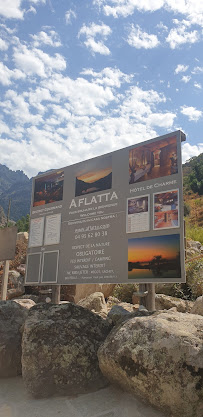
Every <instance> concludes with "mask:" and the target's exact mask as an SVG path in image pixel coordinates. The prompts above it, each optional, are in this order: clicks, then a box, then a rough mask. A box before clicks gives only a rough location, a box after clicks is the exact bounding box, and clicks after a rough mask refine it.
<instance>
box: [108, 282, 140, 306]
mask: <svg viewBox="0 0 203 417" xmlns="http://www.w3.org/2000/svg"><path fill="white" fill-rule="evenodd" d="M137 289H138V285H137V284H117V285H116V286H115V288H114V290H113V293H112V296H113V297H116V298H118V299H119V301H122V302H125V303H132V295H133V293H134V292H135V291H137Z"/></svg>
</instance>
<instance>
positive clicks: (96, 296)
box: [78, 292, 108, 316]
mask: <svg viewBox="0 0 203 417" xmlns="http://www.w3.org/2000/svg"><path fill="white" fill-rule="evenodd" d="M78 305H79V306H81V307H84V308H87V309H88V310H90V311H94V313H97V314H102V315H103V316H107V313H108V311H107V305H106V302H105V298H104V294H103V293H102V292H94V293H93V294H90V295H89V296H88V297H86V298H84V299H83V300H80V301H79V302H78Z"/></svg>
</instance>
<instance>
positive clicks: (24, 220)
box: [16, 214, 30, 232]
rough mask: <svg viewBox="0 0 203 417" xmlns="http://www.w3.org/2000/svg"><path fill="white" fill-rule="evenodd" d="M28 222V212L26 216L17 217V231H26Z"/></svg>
mask: <svg viewBox="0 0 203 417" xmlns="http://www.w3.org/2000/svg"><path fill="white" fill-rule="evenodd" d="M29 224H30V216H29V214H27V215H26V217H24V216H22V217H21V219H19V220H18V221H17V222H16V225H17V227H18V232H28V230H29Z"/></svg>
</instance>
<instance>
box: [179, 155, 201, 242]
mask: <svg viewBox="0 0 203 417" xmlns="http://www.w3.org/2000/svg"><path fill="white" fill-rule="evenodd" d="M183 191H184V204H185V207H184V208H185V210H184V212H185V213H184V214H185V221H186V236H187V238H190V239H193V240H198V241H199V242H201V243H202V244H203V153H201V154H200V155H199V156H195V157H193V158H191V159H190V160H189V161H188V162H186V164H184V165H183Z"/></svg>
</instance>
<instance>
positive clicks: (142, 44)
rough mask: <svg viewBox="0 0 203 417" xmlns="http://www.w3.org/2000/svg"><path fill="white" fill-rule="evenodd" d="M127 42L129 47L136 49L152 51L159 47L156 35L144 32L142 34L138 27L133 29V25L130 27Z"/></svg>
mask: <svg viewBox="0 0 203 417" xmlns="http://www.w3.org/2000/svg"><path fill="white" fill-rule="evenodd" d="M127 42H128V44H129V45H131V46H133V47H134V48H137V49H141V48H144V49H152V48H156V47H157V46H158V45H159V40H158V38H157V36H156V35H150V34H148V33H146V32H142V30H141V28H140V26H139V25H136V27H135V26H134V25H133V24H132V25H131V30H130V33H129V35H128V39H127Z"/></svg>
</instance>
